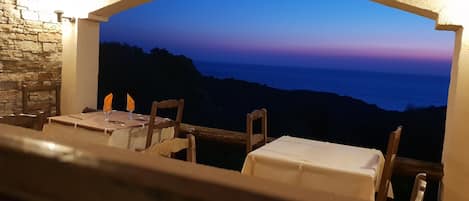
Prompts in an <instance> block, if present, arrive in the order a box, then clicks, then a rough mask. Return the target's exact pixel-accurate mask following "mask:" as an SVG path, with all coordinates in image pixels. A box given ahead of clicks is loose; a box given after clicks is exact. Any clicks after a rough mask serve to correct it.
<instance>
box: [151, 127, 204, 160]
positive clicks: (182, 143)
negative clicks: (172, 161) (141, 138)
mask: <svg viewBox="0 0 469 201" xmlns="http://www.w3.org/2000/svg"><path fill="white" fill-rule="evenodd" d="M183 149H187V154H186V155H187V158H186V160H187V161H189V162H192V163H196V149H195V137H194V135H192V134H187V137H186V138H173V139H168V140H165V141H163V142H162V143H158V144H154V145H152V146H151V147H149V148H148V149H146V150H144V151H143V152H144V153H154V154H158V155H160V156H164V157H168V158H171V156H172V155H173V154H174V153H177V152H179V151H181V150H183Z"/></svg>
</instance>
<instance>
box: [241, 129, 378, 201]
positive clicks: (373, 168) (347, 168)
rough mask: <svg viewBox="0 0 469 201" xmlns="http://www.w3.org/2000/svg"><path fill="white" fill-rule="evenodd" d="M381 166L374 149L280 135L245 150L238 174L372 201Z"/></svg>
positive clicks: (376, 151)
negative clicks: (258, 146)
mask: <svg viewBox="0 0 469 201" xmlns="http://www.w3.org/2000/svg"><path fill="white" fill-rule="evenodd" d="M383 167H384V157H383V154H382V153H381V151H379V150H376V149H369V148H362V147H355V146H348V145H342V144H335V143H329V142H321V141H315V140H308V139H302V138H296V137H290V136H283V137H280V138H278V139H277V140H274V141H273V142H271V143H269V144H267V145H265V146H262V147H260V148H259V149H257V150H255V151H253V152H251V153H249V154H248V156H247V157H246V160H245V162H244V166H243V169H242V173H243V174H247V175H251V176H255V177H259V178H264V179H268V180H271V181H278V182H283V183H286V184H290V185H296V186H301V187H302V188H309V189H315V190H321V191H325V192H331V193H335V194H341V195H344V196H346V197H351V198H357V199H359V200H369V201H373V200H374V199H375V192H376V191H377V189H378V186H379V181H380V177H381V173H382V170H383Z"/></svg>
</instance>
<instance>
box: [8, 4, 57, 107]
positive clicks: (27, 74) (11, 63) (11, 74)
mask: <svg viewBox="0 0 469 201" xmlns="http://www.w3.org/2000/svg"><path fill="white" fill-rule="evenodd" d="M48 3H49V5H50V3H51V2H48ZM39 4H42V5H44V4H45V5H47V2H45V1H44V0H0V116H1V115H5V114H10V113H20V112H21V110H22V109H21V108H22V103H21V102H22V95H21V85H22V84H29V85H32V84H34V85H49V84H50V83H52V82H55V81H60V75H61V67H62V30H61V25H60V24H59V23H57V16H56V15H55V13H54V12H53V11H41V10H39V9H38V8H36V7H35V5H39ZM51 97H54V95H53V94H48V93H47V94H37V95H36V96H34V98H32V99H33V100H32V101H38V102H40V101H48V100H49V99H50V98H51Z"/></svg>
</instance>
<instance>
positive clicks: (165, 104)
mask: <svg viewBox="0 0 469 201" xmlns="http://www.w3.org/2000/svg"><path fill="white" fill-rule="evenodd" d="M158 109H177V113H176V119H175V120H174V121H172V122H169V123H168V122H166V123H165V125H158V128H167V127H174V137H179V127H180V124H181V122H182V114H183V111H184V99H179V100H175V99H171V100H164V101H160V102H158V101H153V104H152V106H151V112H150V120H149V123H148V133H147V141H146V146H145V148H148V147H150V145H151V142H152V137H153V129H155V118H156V116H157V113H158Z"/></svg>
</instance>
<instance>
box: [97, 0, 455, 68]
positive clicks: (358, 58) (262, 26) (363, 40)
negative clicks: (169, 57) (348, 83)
mask: <svg viewBox="0 0 469 201" xmlns="http://www.w3.org/2000/svg"><path fill="white" fill-rule="evenodd" d="M434 26H435V22H434V21H433V20H429V19H426V18H423V17H420V16H416V15H413V14H408V13H405V12H403V11H399V10H396V9H392V8H388V7H385V6H383V5H380V4H377V3H374V2H371V1H367V0H327V1H326V0H321V1H314V0H293V1H287V0H192V1H188V0H156V1H153V2H151V3H148V4H144V5H142V6H139V7H137V8H133V9H130V10H128V11H125V12H123V13H120V14H118V15H116V16H113V17H111V18H110V21H109V22H107V23H103V24H102V25H101V41H119V42H125V43H128V44H131V45H137V46H139V47H142V48H144V49H145V50H150V49H152V48H154V47H160V48H166V49H168V50H170V51H171V52H173V53H176V54H184V55H186V56H188V57H190V58H192V59H194V60H199V61H216V62H228V63H246V64H264V65H279V66H302V67H315V68H332V69H349V70H354V69H357V70H370V71H381V72H401V73H415V74H435V75H445V76H446V75H448V74H449V71H450V65H451V55H452V51H453V40H454V33H452V32H445V31H435V30H434ZM360 62H361V63H363V62H365V63H368V64H370V63H372V64H373V65H362V64H361V63H360ZM396 63H408V64H409V65H398V66H396ZM410 64H412V65H410Z"/></svg>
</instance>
